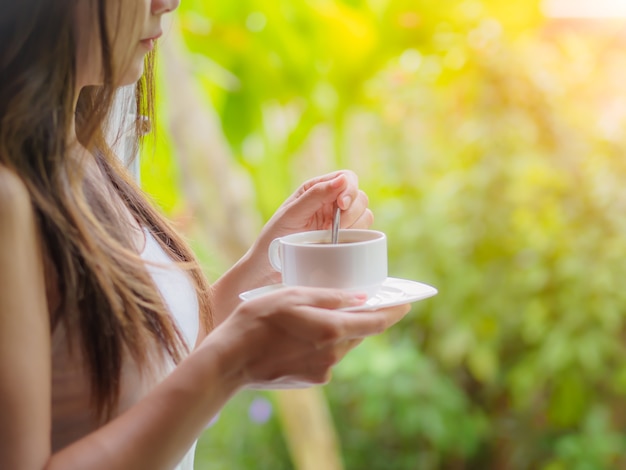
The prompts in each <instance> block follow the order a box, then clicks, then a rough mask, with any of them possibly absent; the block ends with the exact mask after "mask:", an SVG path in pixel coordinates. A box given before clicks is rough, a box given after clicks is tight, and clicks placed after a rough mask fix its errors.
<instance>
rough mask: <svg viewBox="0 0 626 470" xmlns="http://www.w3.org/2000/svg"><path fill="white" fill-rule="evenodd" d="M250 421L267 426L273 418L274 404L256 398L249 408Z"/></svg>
mask: <svg viewBox="0 0 626 470" xmlns="http://www.w3.org/2000/svg"><path fill="white" fill-rule="evenodd" d="M248 416H249V417H250V421H252V422H254V423H257V424H265V423H267V422H268V421H269V419H270V418H271V417H272V404H271V403H270V402H269V401H268V400H266V399H265V398H255V399H254V400H253V401H252V403H251V404H250V408H248Z"/></svg>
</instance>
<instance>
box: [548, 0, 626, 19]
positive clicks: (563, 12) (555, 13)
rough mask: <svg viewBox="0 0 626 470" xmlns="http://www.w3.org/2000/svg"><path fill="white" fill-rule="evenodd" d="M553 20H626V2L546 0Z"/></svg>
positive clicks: (624, 0) (608, 0) (617, 0)
mask: <svg viewBox="0 0 626 470" xmlns="http://www.w3.org/2000/svg"><path fill="white" fill-rule="evenodd" d="M543 11H544V13H545V15H546V16H548V17H551V18H626V0H544V2H543Z"/></svg>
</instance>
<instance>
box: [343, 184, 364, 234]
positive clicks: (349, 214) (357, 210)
mask: <svg viewBox="0 0 626 470" xmlns="http://www.w3.org/2000/svg"><path fill="white" fill-rule="evenodd" d="M368 205H369V199H368V197H367V195H366V194H365V193H364V192H363V191H357V195H356V197H355V199H354V201H353V202H352V205H351V206H350V209H348V210H346V211H342V213H341V227H342V228H352V227H353V226H354V225H355V223H356V222H357V221H358V220H359V219H360V218H361V217H362V216H363V215H364V213H365V211H366V210H367V208H368Z"/></svg>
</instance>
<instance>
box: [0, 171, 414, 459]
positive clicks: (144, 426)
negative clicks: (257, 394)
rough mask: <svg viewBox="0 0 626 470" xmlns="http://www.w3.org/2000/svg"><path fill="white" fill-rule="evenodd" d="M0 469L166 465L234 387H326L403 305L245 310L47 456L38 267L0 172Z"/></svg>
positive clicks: (19, 197) (9, 184) (290, 303)
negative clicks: (94, 426)
mask: <svg viewBox="0 0 626 470" xmlns="http://www.w3.org/2000/svg"><path fill="white" fill-rule="evenodd" d="M0 221H1V223H0V289H1V290H0V416H2V419H1V420H0V468H10V469H12V470H22V469H28V470H31V469H42V468H46V469H62V470H78V469H80V470H98V469H107V470H109V469H112V468H114V469H116V470H125V469H128V470H141V469H147V470H148V469H149V470H158V469H170V468H172V467H174V466H175V465H176V464H177V463H178V462H179V460H180V459H181V458H182V457H183V455H184V454H185V452H186V451H187V449H188V448H189V447H190V446H191V445H192V443H193V441H194V440H195V439H196V438H197V437H198V436H199V435H200V433H201V432H202V430H203V429H204V427H205V425H206V424H207V423H208V422H209V421H210V419H211V418H212V417H213V416H214V415H215V414H216V413H217V412H218V410H219V409H220V408H221V407H222V406H223V405H224V404H225V403H226V401H227V400H228V399H229V398H230V397H231V396H232V395H233V394H234V393H236V392H237V391H238V390H239V389H241V388H242V387H263V388H283V387H302V386H308V385H311V384H317V383H324V382H326V381H327V380H328V378H329V371H330V369H331V367H332V366H333V365H334V364H335V363H336V362H337V361H339V360H340V359H341V358H342V357H343V356H344V355H345V354H346V353H347V352H348V351H349V350H350V349H351V348H352V347H354V346H355V345H356V344H358V343H359V342H360V341H361V339H362V338H363V337H366V336H369V335H373V334H376V333H380V332H381V331H383V330H384V329H385V328H387V327H388V326H390V325H392V324H394V323H395V322H397V321H399V320H400V319H401V318H402V317H403V316H404V315H405V314H406V313H407V312H408V306H401V307H394V308H391V309H386V310H381V311H376V312H356V313H348V312H341V311H338V310H337V309H340V308H342V307H349V306H355V305H359V304H361V303H363V301H364V297H362V296H358V295H354V294H349V293H346V292H342V291H337V290H332V289H303V288H301V289H297V288H291V289H285V290H284V291H281V292H280V293H274V294H269V295H266V296H263V297H261V298H258V299H255V300H252V301H249V302H246V303H244V304H241V305H240V306H239V307H237V308H236V309H235V311H234V313H233V314H232V315H231V316H230V317H229V318H228V320H227V321H224V322H222V324H220V326H219V327H218V328H217V329H216V330H214V331H213V332H212V333H211V334H209V335H208V336H207V337H206V338H205V340H204V341H203V342H202V344H200V345H199V347H197V348H196V349H195V351H194V352H193V353H192V354H190V355H189V356H188V357H187V358H186V359H185V360H184V361H183V362H182V363H181V364H180V365H179V366H178V367H177V368H176V369H175V370H174V371H173V372H172V373H171V374H170V375H169V376H168V377H167V378H166V379H165V380H164V381H163V382H162V383H160V384H159V385H157V386H156V387H155V388H154V389H153V390H152V391H151V392H150V393H149V394H148V395H147V396H146V397H145V398H144V399H142V400H141V401H139V402H138V403H137V404H136V405H134V406H133V407H132V408H131V409H129V410H128V411H127V412H125V413H123V414H122V415H121V416H119V417H117V418H115V419H114V420H112V421H111V422H109V423H108V424H106V425H104V426H103V427H101V428H99V429H98V430H96V431H95V432H93V433H91V434H89V435H87V436H85V437H84V438H81V439H79V440H78V441H76V442H74V443H73V444H71V445H69V446H68V447H66V448H64V449H63V450H61V451H59V452H57V453H55V454H54V455H51V448H50V432H51V417H50V416H51V410H50V406H51V400H50V396H51V390H50V381H51V378H50V375H51V372H50V370H51V352H50V329H49V320H48V314H47V307H46V304H45V288H44V279H43V274H42V272H43V267H42V261H41V255H40V254H39V245H38V243H37V229H36V226H35V222H34V217H33V213H32V209H31V207H30V201H29V197H28V194H27V192H26V190H25V189H24V187H23V185H22V184H21V182H20V181H19V179H17V178H16V177H14V176H12V175H11V174H9V173H8V172H3V171H0Z"/></svg>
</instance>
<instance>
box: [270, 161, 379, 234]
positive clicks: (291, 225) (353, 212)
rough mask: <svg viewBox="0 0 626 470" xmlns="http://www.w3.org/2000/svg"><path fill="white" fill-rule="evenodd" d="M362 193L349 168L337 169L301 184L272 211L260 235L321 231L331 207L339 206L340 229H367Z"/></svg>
mask: <svg viewBox="0 0 626 470" xmlns="http://www.w3.org/2000/svg"><path fill="white" fill-rule="evenodd" d="M368 203H369V201H368V199H367V196H366V194H365V193H364V192H363V191H361V190H360V189H359V181H358V178H357V176H356V174H354V173H353V172H352V171H349V170H341V171H336V172H333V173H329V174H327V175H323V176H319V177H317V178H313V179H311V180H309V181H307V182H306V183H304V184H303V185H302V186H300V188H298V190H297V191H296V192H295V193H294V194H292V195H291V196H290V197H289V198H288V199H287V200H286V201H285V202H284V203H283V204H282V205H281V206H280V207H279V208H278V210H277V211H276V213H275V214H274V216H273V217H272V218H271V219H270V221H269V222H268V223H267V225H266V226H265V228H264V230H263V233H262V235H261V236H262V237H263V236H266V237H267V238H270V237H271V238H272V239H274V238H277V237H281V236H284V235H288V234H290V233H295V232H305V231H309V230H324V229H328V228H330V227H331V225H332V220H333V217H334V213H335V208H336V207H339V208H340V209H341V227H342V228H368V227H370V226H371V225H372V222H373V221H374V216H373V214H372V211H371V210H370V209H369V208H368Z"/></svg>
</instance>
